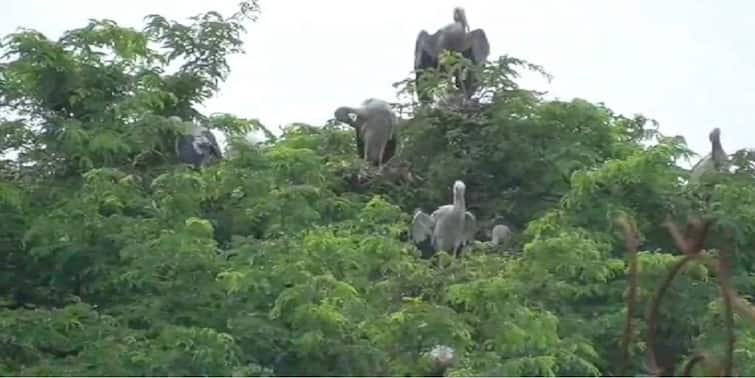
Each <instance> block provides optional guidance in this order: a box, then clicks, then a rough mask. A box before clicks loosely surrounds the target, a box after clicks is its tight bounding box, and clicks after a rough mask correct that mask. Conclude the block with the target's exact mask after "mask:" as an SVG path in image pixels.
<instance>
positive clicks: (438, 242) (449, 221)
mask: <svg viewBox="0 0 755 378" xmlns="http://www.w3.org/2000/svg"><path fill="white" fill-rule="evenodd" d="M465 191H466V186H465V185H464V182H462V181H461V180H456V181H455V182H454V186H453V197H454V199H453V204H451V205H443V206H441V207H439V208H438V209H436V210H435V211H434V212H433V213H432V214H430V215H427V214H426V213H424V212H423V211H422V210H416V211H415V213H414V218H413V219H412V225H411V231H410V233H411V236H412V240H413V241H414V243H415V245H417V247H418V248H420V249H423V248H424V249H428V248H429V251H430V252H432V254H435V253H437V252H439V251H445V252H448V253H453V254H454V255H455V256H457V257H458V256H460V254H461V250H462V247H463V246H464V244H466V243H467V242H468V241H470V240H472V238H473V237H474V234H475V232H476V229H477V219H476V218H475V216H474V215H473V214H472V213H470V212H469V211H467V210H466V203H465V199H464V192H465ZM427 239H430V246H429V247H427V246H426V243H427ZM423 244H424V245H423ZM428 254H429V253H428ZM432 254H429V255H430V256H432ZM426 255H427V254H425V253H423V257H427V256H426Z"/></svg>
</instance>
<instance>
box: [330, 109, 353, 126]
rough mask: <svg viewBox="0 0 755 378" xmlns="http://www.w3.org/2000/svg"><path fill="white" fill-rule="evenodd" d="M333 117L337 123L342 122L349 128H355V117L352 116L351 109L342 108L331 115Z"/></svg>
mask: <svg viewBox="0 0 755 378" xmlns="http://www.w3.org/2000/svg"><path fill="white" fill-rule="evenodd" d="M333 116H334V117H335V119H336V120H338V121H339V122H343V123H345V124H347V125H349V126H352V127H356V126H355V125H356V121H357V116H356V114H354V111H353V109H351V108H349V107H348V106H342V107H340V108H338V109H336V111H335V112H334V113H333Z"/></svg>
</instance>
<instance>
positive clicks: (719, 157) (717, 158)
mask: <svg viewBox="0 0 755 378" xmlns="http://www.w3.org/2000/svg"><path fill="white" fill-rule="evenodd" d="M708 139H710V144H711V151H710V153H709V154H708V155H706V156H705V157H703V158H702V159H700V161H698V162H697V164H695V165H694V166H693V167H692V169H691V171H690V182H698V181H699V180H700V177H702V175H703V174H705V173H706V172H711V171H713V170H717V171H720V172H728V170H729V156H728V155H727V154H726V152H725V151H724V149H723V147H722V146H721V129H719V128H718V127H716V128H714V129H713V130H712V131H711V132H710V134H709V135H708Z"/></svg>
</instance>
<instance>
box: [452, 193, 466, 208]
mask: <svg viewBox="0 0 755 378" xmlns="http://www.w3.org/2000/svg"><path fill="white" fill-rule="evenodd" d="M466 205H467V204H466V201H465V200H464V191H463V190H457V191H455V192H454V209H455V210H461V211H464V210H465V209H466Z"/></svg>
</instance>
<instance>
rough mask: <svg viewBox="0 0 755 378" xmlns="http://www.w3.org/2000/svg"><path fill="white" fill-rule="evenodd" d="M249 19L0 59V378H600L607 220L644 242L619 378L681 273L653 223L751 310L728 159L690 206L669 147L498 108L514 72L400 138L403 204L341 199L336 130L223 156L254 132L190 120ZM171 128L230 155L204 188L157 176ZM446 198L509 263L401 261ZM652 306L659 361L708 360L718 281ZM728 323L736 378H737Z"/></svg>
mask: <svg viewBox="0 0 755 378" xmlns="http://www.w3.org/2000/svg"><path fill="white" fill-rule="evenodd" d="M256 13H257V5H256V3H254V2H251V3H248V2H245V3H242V4H241V6H240V10H239V12H238V13H236V14H234V15H233V16H231V17H228V18H224V17H223V16H221V15H220V14H218V13H216V12H208V13H206V14H203V15H199V16H197V17H194V18H192V19H191V23H190V24H182V23H179V22H176V21H169V20H166V19H165V18H163V17H161V16H158V15H151V16H148V17H147V27H146V28H145V29H144V30H143V31H137V30H134V29H129V28H124V27H121V26H119V25H117V24H116V23H114V22H112V21H109V20H101V21H100V20H92V21H91V22H90V23H89V24H88V25H87V26H86V27H84V28H81V29H76V30H72V31H69V32H67V33H66V34H65V35H64V36H63V37H61V38H60V39H59V40H57V41H52V40H49V39H48V38H46V37H45V36H43V35H41V34H40V33H38V32H35V31H32V30H24V31H21V32H19V33H15V34H11V35H9V36H6V37H5V38H4V39H3V43H2V50H3V54H4V55H3V56H4V58H3V59H4V61H3V63H2V70H0V114H2V115H3V116H2V118H1V119H0V122H1V123H2V125H1V126H2V127H0V151H2V152H3V153H8V152H17V153H18V157H17V158H16V159H14V160H5V161H2V162H0V211H2V213H3V214H4V216H3V217H2V218H0V260H1V261H2V264H0V271H1V272H2V274H0V285H2V287H3V288H4V289H5V290H3V291H2V292H0V340H1V342H0V372H3V373H5V374H6V375H90V376H99V375H245V376H257V375H259V376H269V375H318V376H366V375H370V376H383V375H392V376H405V375H427V374H429V373H430V372H431V366H430V365H429V362H428V360H427V358H425V357H424V356H425V354H426V353H427V352H428V351H429V350H431V349H432V348H433V347H434V346H436V345H439V344H442V345H447V346H450V347H452V348H453V349H454V350H455V351H456V358H457V362H456V364H455V365H454V366H453V367H452V368H451V369H450V370H449V371H448V372H447V374H450V375H486V376H494V375H495V376H498V375H507V376H508V375H516V376H531V375H538V376H555V375H559V376H571V375H580V376H597V375H616V374H619V366H621V363H622V361H621V358H622V356H621V355H620V352H619V351H620V350H621V343H622V336H623V334H622V332H623V324H624V319H625V317H626V314H627V308H626V306H625V295H626V292H627V290H628V287H627V284H628V277H627V264H626V258H625V250H624V248H625V247H624V243H623V239H622V237H621V234H620V233H619V232H618V231H619V230H617V229H616V226H615V224H614V222H613V219H615V218H616V216H617V215H629V216H631V218H632V219H633V220H634V222H635V223H636V224H637V227H638V230H639V232H640V236H641V239H642V242H643V245H642V247H643V248H642V252H640V253H639V287H638V297H637V306H638V308H637V310H636V311H634V319H632V320H633V325H634V327H633V329H632V336H633V337H632V340H633V342H632V343H631V345H629V348H630V351H631V355H632V359H631V361H630V369H631V370H630V371H629V373H630V375H637V374H647V373H648V371H647V366H646V362H645V356H644V354H645V353H646V352H647V350H648V345H647V344H646V338H645V335H646V331H647V320H646V317H645V314H646V313H647V310H648V307H649V306H650V303H651V302H652V299H653V297H654V295H655V292H656V291H657V289H658V287H659V286H660V285H661V282H662V281H663V280H664V278H665V277H666V274H667V272H668V270H669V269H670V267H671V266H672V265H674V264H675V263H677V262H678V261H679V259H680V257H679V256H678V252H677V251H675V249H674V243H673V242H672V240H671V238H669V236H668V234H667V233H666V232H665V231H664V230H663V229H662V228H661V227H660V223H661V222H662V221H663V220H664V219H665V218H666V216H667V215H669V216H671V217H672V218H678V219H684V218H685V217H687V216H689V215H695V214H706V215H709V216H712V217H715V218H716V219H717V220H718V222H717V224H716V226H715V227H716V228H715V235H714V238H712V240H711V243H713V244H715V245H717V246H719V247H720V248H727V249H730V250H731V252H732V254H733V255H734V257H735V261H736V264H735V266H734V277H733V283H734V285H735V286H736V289H737V290H738V291H740V292H741V293H744V294H745V295H748V294H750V293H752V292H753V289H754V288H755V280H753V278H752V277H753V271H754V270H755V269H754V267H753V263H754V262H755V260H754V259H753V257H752V256H751V252H750V251H751V250H752V248H753V247H755V239H754V238H753V237H752V235H753V232H752V231H753V227H755V226H753V225H754V224H755V190H753V189H752V188H753V187H755V186H754V185H753V173H752V171H751V169H750V167H751V165H752V161H751V160H750V159H749V158H748V157H747V156H739V157H738V162H737V163H736V165H738V167H737V169H736V171H735V173H733V174H731V175H712V176H711V177H707V178H706V179H705V180H703V182H701V183H699V184H696V185H688V184H687V183H686V178H687V173H686V172H685V171H684V170H682V169H680V168H679V167H677V166H676V165H675V164H674V162H675V161H676V160H677V159H678V158H679V157H683V156H685V155H687V154H689V151H688V150H687V148H686V146H685V145H684V143H683V142H680V141H679V140H677V139H675V138H666V137H663V136H662V135H660V133H658V132H657V131H656V130H655V129H654V125H653V124H652V122H651V121H650V120H648V119H646V118H644V117H643V116H640V115H636V116H633V117H631V118H628V117H625V116H621V115H617V114H614V113H613V112H612V111H611V110H610V109H608V108H607V107H605V106H604V105H602V104H592V103H589V102H587V101H584V100H580V99H575V100H572V101H548V100H545V99H543V98H542V97H541V96H540V94H538V93H535V92H533V91H528V90H525V89H522V88H519V87H518V85H517V84H516V82H515V80H514V79H515V78H516V77H517V75H518V72H517V68H522V67H523V68H525V69H531V70H535V71H539V72H541V73H544V71H542V69H541V68H540V67H538V66H535V65H532V64H529V63H527V62H525V61H522V60H519V59H516V58H513V57H508V56H504V57H501V58H499V59H498V60H497V61H495V62H492V63H490V64H488V65H487V66H486V67H484V70H483V71H484V72H482V73H481V75H483V77H484V85H483V86H482V89H481V93H482V94H483V95H481V96H480V97H481V98H482V100H481V101H480V104H479V106H478V107H477V108H474V109H472V110H470V109H467V108H464V109H451V108H447V107H439V108H435V109H421V110H419V111H417V112H416V114H415V115H414V117H413V118H411V119H409V120H406V121H405V122H404V123H403V124H402V129H401V147H400V150H399V153H398V154H397V156H396V157H395V161H396V163H391V164H396V165H401V166H402V167H409V168H410V169H411V171H412V172H413V173H414V174H416V175H417V176H418V177H419V178H418V180H416V181H413V182H409V183H407V182H395V181H391V180H384V181H383V182H380V183H376V184H374V185H368V186H366V187H356V186H355V182H354V180H353V177H354V175H355V173H356V172H358V171H359V170H360V169H361V163H360V161H359V159H358V157H357V156H356V154H355V147H354V139H353V138H354V134H353V130H352V129H350V128H344V127H341V126H337V125H334V124H329V125H325V126H323V127H313V126H309V125H303V124H295V125H291V126H290V127H289V128H287V129H286V130H285V131H284V133H283V135H281V136H279V137H275V138H270V140H269V141H268V142H266V143H263V144H258V145H251V144H248V143H244V142H243V141H242V137H241V136H242V135H243V134H244V133H246V132H248V131H250V130H253V129H256V130H261V131H263V132H266V133H268V134H269V131H267V130H266V129H265V128H264V126H263V125H261V124H260V123H259V121H257V120H254V119H241V118H238V117H235V116H233V115H230V114H215V115H211V116H205V115H202V114H200V113H199V112H198V111H196V110H195V108H194V107H195V106H196V105H197V104H199V103H201V102H202V101H204V100H206V99H207V98H209V97H211V96H212V95H213V94H214V93H215V91H216V90H217V88H218V84H219V83H220V82H221V81H222V80H224V78H225V77H226V76H227V74H228V70H229V67H228V61H227V58H228V56H229V55H231V54H235V53H240V52H241V33H242V32H243V30H244V28H243V21H244V19H252V20H254V19H256ZM457 58H458V57H457ZM448 60H449V61H450V63H449V64H463V63H464V62H463V61H459V60H458V59H456V60H455V61H454V57H453V56H451V57H448ZM174 63H176V64H174ZM440 87H442V85H440ZM402 105H407V104H402ZM173 115H177V116H180V117H182V118H183V119H185V120H187V121H188V120H192V121H196V122H201V123H204V124H205V125H207V126H208V127H211V128H214V129H216V130H218V131H222V132H225V133H226V134H227V135H228V136H229V139H230V146H229V151H230V152H231V153H229V154H227V158H226V159H225V160H223V161H221V162H219V163H218V164H216V165H213V166H210V167H207V168H206V169H203V170H201V171H195V170H191V169H188V168H186V167H184V166H181V165H179V164H176V161H175V159H174V158H173V156H172V148H173V144H172V141H173V137H174V136H175V135H176V134H177V133H178V132H180V129H181V128H182V127H183V126H182V125H181V124H180V122H174V121H172V120H171V119H170V118H169V117H170V116H173ZM269 135H270V134H269ZM270 136H272V135H270ZM653 138H654V139H655V140H654V141H652V139H653ZM651 141H652V142H654V143H648V142H651ZM456 179H462V180H464V182H465V183H466V184H467V187H468V188H469V189H468V194H467V204H468V206H469V207H470V209H471V210H472V211H473V212H474V213H475V215H476V216H477V218H478V219H479V220H480V221H481V224H483V225H484V227H483V229H481V230H480V232H479V233H478V237H479V238H481V239H485V238H487V236H486V235H487V234H486V233H487V232H489V227H488V226H487V225H488V224H489V223H491V222H490V220H491V219H492V218H493V217H494V216H503V217H504V218H505V219H506V220H507V221H508V222H509V223H510V224H511V225H512V228H514V229H515V231H517V233H518V235H517V236H516V239H515V243H513V244H512V245H511V246H509V247H508V250H506V251H503V252H502V251H500V250H498V249H497V248H494V247H481V248H477V249H475V248H471V249H470V250H468V251H467V252H465V256H464V258H462V259H458V260H457V259H454V258H453V257H451V256H449V255H447V254H445V253H440V254H439V255H437V256H436V257H434V258H433V259H431V260H422V259H420V258H419V256H420V252H419V251H418V250H417V249H416V248H415V247H414V246H413V245H412V244H411V243H409V242H408V241H407V240H408V238H407V229H408V225H409V221H410V214H411V211H412V210H413V209H414V208H417V207H422V208H424V209H425V210H432V209H434V208H435V207H437V206H438V205H441V204H446V203H449V202H450V186H451V184H452V183H453V181H454V180H456ZM727 243H728V244H727ZM667 297H668V298H667V299H666V300H665V301H664V303H663V306H662V308H661V310H660V318H661V320H660V321H661V323H660V327H659V330H658V333H657V335H656V338H657V339H658V340H659V342H658V344H659V345H657V346H656V349H658V350H661V354H662V355H663V357H667V358H668V359H674V358H677V357H679V356H681V358H683V359H688V358H690V357H691V356H692V355H693V354H694V353H695V352H697V351H700V350H704V351H705V352H706V353H709V354H710V355H711V356H715V357H717V358H720V357H721V356H723V351H724V341H723V337H724V333H723V331H722V330H721V328H722V327H720V324H721V322H722V320H721V318H722V310H721V308H722V304H721V299H720V297H719V295H718V292H717V287H716V284H715V281H714V273H713V272H711V271H709V270H708V269H706V268H705V267H703V266H702V265H695V266H692V267H690V268H689V269H687V270H686V271H684V272H683V273H682V274H681V276H680V277H679V279H677V280H676V281H675V282H674V284H673V285H672V287H671V288H670V289H669V293H668V295H667ZM741 320H742V319H740V318H738V319H737V322H736V324H737V347H736V350H735V363H736V367H737V369H738V371H739V372H740V374H752V372H753V371H755V360H754V359H753V357H752V353H750V352H749V351H750V350H751V349H752V348H751V346H752V345H753V344H754V343H755V335H753V332H752V330H751V329H750V328H748V327H749V325H748V324H747V323H744V322H741ZM671 364H672V365H673V366H675V367H676V369H677V371H678V370H679V367H678V366H679V365H678V363H677V362H673V361H672V362H671Z"/></svg>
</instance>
